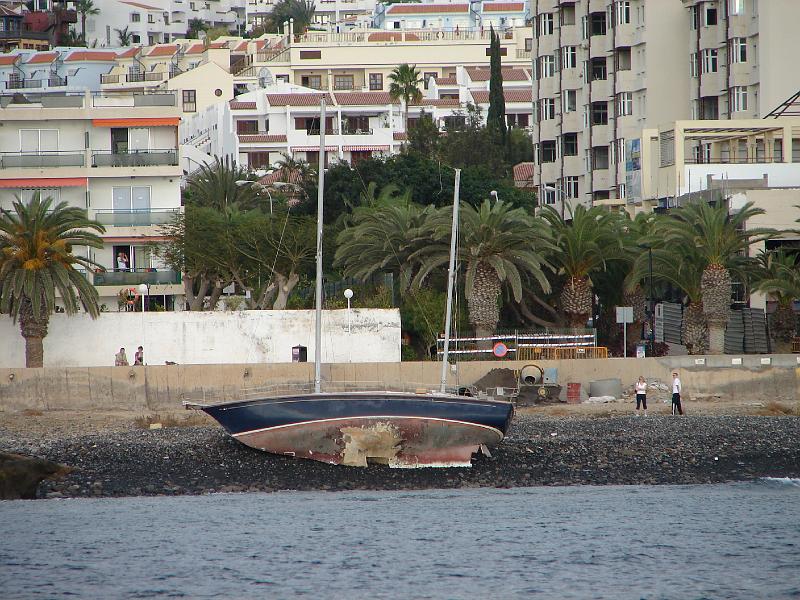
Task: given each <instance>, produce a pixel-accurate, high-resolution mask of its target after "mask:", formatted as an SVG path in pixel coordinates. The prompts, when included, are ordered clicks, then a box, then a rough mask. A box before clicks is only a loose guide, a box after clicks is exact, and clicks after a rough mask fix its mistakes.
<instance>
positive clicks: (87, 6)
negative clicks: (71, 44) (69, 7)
mask: <svg viewBox="0 0 800 600" xmlns="http://www.w3.org/2000/svg"><path fill="white" fill-rule="evenodd" d="M75 10H76V11H78V14H79V15H80V16H81V38H82V39H83V40H84V41H85V40H86V17H87V16H90V15H91V16H94V15H99V14H100V9H99V8H97V7H96V6H95V5H94V2H93V1H92V0H76V2H75Z"/></svg>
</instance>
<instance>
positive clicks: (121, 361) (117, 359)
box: [114, 348, 128, 367]
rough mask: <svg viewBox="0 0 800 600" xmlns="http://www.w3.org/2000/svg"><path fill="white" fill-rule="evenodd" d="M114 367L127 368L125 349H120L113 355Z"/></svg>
mask: <svg viewBox="0 0 800 600" xmlns="http://www.w3.org/2000/svg"><path fill="white" fill-rule="evenodd" d="M114 366H115V367H127V366H128V357H127V356H126V355H125V348H120V349H119V352H117V353H116V354H115V355H114Z"/></svg>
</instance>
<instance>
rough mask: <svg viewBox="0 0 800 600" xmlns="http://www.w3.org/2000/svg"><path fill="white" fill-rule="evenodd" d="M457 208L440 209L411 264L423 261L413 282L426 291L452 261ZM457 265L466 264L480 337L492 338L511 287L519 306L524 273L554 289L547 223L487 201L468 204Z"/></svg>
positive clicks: (466, 287) (470, 302) (472, 314)
mask: <svg viewBox="0 0 800 600" xmlns="http://www.w3.org/2000/svg"><path fill="white" fill-rule="evenodd" d="M451 220H452V207H445V208H442V209H439V210H438V211H437V212H436V213H435V214H434V215H432V216H431V218H429V219H426V222H425V224H424V226H423V228H421V230H420V232H419V235H418V240H417V246H418V249H417V250H416V251H415V252H414V253H412V254H411V255H410V257H409V260H410V261H412V262H417V261H418V262H419V264H420V267H419V270H418V272H417V274H416V276H415V278H414V282H415V284H416V285H417V286H421V285H422V284H423V283H424V282H425V280H426V278H427V277H428V276H429V275H430V274H431V273H432V272H433V271H435V270H438V269H442V268H444V267H445V266H446V265H447V263H448V261H449V257H450V238H451V233H450V229H451ZM459 221H460V223H459V233H458V235H459V245H458V257H457V258H458V260H459V262H461V263H463V264H464V268H465V271H464V290H465V294H466V298H467V307H468V312H469V321H470V323H471V324H472V325H473V327H475V331H476V335H477V336H478V337H486V336H489V335H492V334H493V333H494V331H495V330H496V328H497V323H498V321H499V319H500V309H499V302H500V299H501V291H502V286H503V284H507V285H508V287H509V288H510V290H511V295H512V297H513V299H514V301H515V302H519V301H520V300H521V299H522V293H523V290H522V283H523V274H525V275H528V276H530V277H532V278H533V279H534V280H535V281H536V282H537V283H538V284H539V286H541V288H542V289H544V290H545V291H548V292H549V290H550V282H549V281H548V279H547V276H546V275H545V271H546V270H549V269H550V264H549V263H548V261H547V259H546V258H545V257H546V256H547V255H548V254H550V253H551V252H552V251H553V246H552V242H551V239H552V238H551V236H550V232H549V229H548V228H547V226H546V224H545V222H544V221H543V220H542V219H539V218H538V217H534V216H532V215H531V214H530V213H528V212H526V211H525V210H523V209H521V208H514V207H513V206H512V205H511V204H509V203H507V202H503V201H502V200H500V201H498V202H491V201H489V200H485V201H484V202H483V203H482V204H481V205H480V207H478V208H475V207H473V206H471V205H469V204H464V205H463V206H462V207H461V210H460V212H459Z"/></svg>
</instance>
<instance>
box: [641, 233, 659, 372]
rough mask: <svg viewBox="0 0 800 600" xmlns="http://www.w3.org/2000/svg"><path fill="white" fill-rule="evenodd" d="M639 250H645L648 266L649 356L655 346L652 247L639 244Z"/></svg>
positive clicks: (652, 353) (651, 354)
mask: <svg viewBox="0 0 800 600" xmlns="http://www.w3.org/2000/svg"><path fill="white" fill-rule="evenodd" d="M639 248H641V249H642V250H647V265H648V279H649V280H650V281H649V286H648V288H649V289H648V292H647V311H648V315H647V316H648V321H649V322H650V335H649V336H648V337H649V338H650V339H649V340H648V341H649V342H650V356H653V355H654V352H655V344H656V311H655V308H656V307H655V298H654V297H653V247H652V246H648V245H646V244H639Z"/></svg>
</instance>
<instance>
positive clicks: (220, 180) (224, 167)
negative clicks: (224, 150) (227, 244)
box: [185, 157, 259, 211]
mask: <svg viewBox="0 0 800 600" xmlns="http://www.w3.org/2000/svg"><path fill="white" fill-rule="evenodd" d="M249 178H250V173H249V172H248V171H247V169H244V168H242V167H240V166H238V165H237V164H236V163H234V162H232V161H231V160H230V159H229V158H228V157H225V160H220V159H219V158H216V159H214V163H213V164H210V165H209V164H204V165H202V166H201V167H200V168H199V169H198V170H197V171H195V172H194V173H193V174H192V175H191V176H190V177H189V181H188V182H187V185H186V191H185V193H186V203H187V204H192V205H194V206H205V207H210V208H215V209H217V210H219V211H226V210H229V209H231V208H232V207H234V206H237V207H238V208H240V209H242V210H246V209H249V208H255V207H256V206H258V204H259V202H258V193H257V191H256V189H255V188H254V186H252V185H240V184H238V185H237V183H236V182H237V181H247V180H248V179H249Z"/></svg>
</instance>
